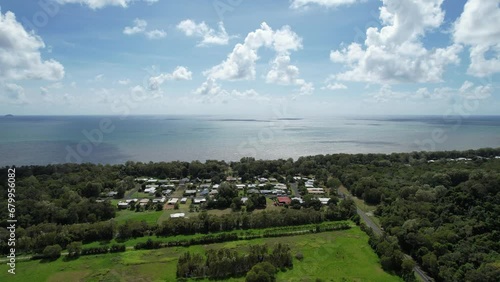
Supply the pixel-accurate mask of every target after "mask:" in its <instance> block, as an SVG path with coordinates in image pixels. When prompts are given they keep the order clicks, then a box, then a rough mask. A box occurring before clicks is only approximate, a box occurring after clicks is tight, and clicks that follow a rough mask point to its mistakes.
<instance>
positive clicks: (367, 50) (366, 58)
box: [330, 0, 462, 84]
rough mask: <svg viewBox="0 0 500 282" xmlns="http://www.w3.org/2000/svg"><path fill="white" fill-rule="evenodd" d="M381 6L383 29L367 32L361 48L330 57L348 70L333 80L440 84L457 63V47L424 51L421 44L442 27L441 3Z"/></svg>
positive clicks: (391, 1) (395, 0) (393, 0)
mask: <svg viewBox="0 0 500 282" xmlns="http://www.w3.org/2000/svg"><path fill="white" fill-rule="evenodd" d="M382 2H383V5H382V7H381V8H380V20H381V22H382V25H383V27H382V28H381V29H378V28H376V27H370V28H368V29H367V30H366V40H365V42H364V46H362V45H361V44H358V43H351V44H350V45H349V46H347V47H345V48H343V49H341V50H333V51H332V52H331V53H330V59H331V60H332V61H333V62H337V63H343V64H345V66H346V67H347V68H348V70H347V71H345V72H342V73H340V74H337V75H336V78H337V79H338V80H346V81H364V82H373V83H381V84H387V83H402V82H420V83H423V82H439V81H441V80H442V75H443V73H444V71H445V68H446V67H447V66H448V65H450V64H458V63H459V62H460V59H459V56H458V54H459V53H460V52H461V50H462V47H461V46H460V45H459V44H453V45H450V46H447V47H445V48H434V49H427V48H426V47H424V45H423V43H422V38H423V37H424V36H425V34H426V33H427V32H428V31H429V30H433V29H436V28H438V27H440V26H441V24H442V23H443V20H444V11H443V10H442V9H441V4H442V2H443V0H426V1H418V0H408V1H399V0H383V1H382Z"/></svg>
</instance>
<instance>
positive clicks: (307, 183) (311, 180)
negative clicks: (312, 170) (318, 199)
mask: <svg viewBox="0 0 500 282" xmlns="http://www.w3.org/2000/svg"><path fill="white" fill-rule="evenodd" d="M305 185H306V187H307V185H314V179H308V180H307V181H306V183H305Z"/></svg>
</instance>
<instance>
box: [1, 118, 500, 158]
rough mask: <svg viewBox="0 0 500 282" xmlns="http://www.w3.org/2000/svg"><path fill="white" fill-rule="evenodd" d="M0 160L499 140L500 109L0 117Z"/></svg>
mask: <svg viewBox="0 0 500 282" xmlns="http://www.w3.org/2000/svg"><path fill="white" fill-rule="evenodd" d="M0 132H1V134H0V165H1V166H5V165H26V164H54V163H65V162H93V163H104V164H108V163H109V164H116V163H124V162H125V161H127V160H133V161H142V162H149V161H154V162H157V161H173V160H182V161H191V160H201V161H204V160H207V159H217V160H227V161H232V160H239V159H241V158H242V157H255V158H257V159H278V158H285V159H286V158H294V159H296V158H298V157H300V156H306V155H317V154H331V153H391V152H411V151H416V150H417V151H420V150H465V149H477V148H482V147H500V116H472V117H467V118H463V117H462V118H461V117H452V118H447V119H445V118H443V117H438V116H422V117H404V116H392V117H321V118H319V117H316V118H290V119H263V118H255V119H254V118H234V117H231V118H227V117H223V118H221V117H214V116H133V117H127V118H125V119H120V118H119V117H112V116H108V117H103V116H19V117H0Z"/></svg>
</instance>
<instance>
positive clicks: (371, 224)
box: [339, 191, 434, 282]
mask: <svg viewBox="0 0 500 282" xmlns="http://www.w3.org/2000/svg"><path fill="white" fill-rule="evenodd" d="M339 194H342V196H344V197H345V196H351V195H344V194H343V193H342V192H340V191H339ZM356 211H357V213H358V215H359V216H360V217H361V218H362V219H363V220H364V222H365V223H366V225H368V227H370V228H371V229H372V230H373V232H374V233H375V234H377V235H378V236H382V234H383V233H384V231H382V230H381V229H380V228H379V227H378V226H377V225H376V224H375V223H374V222H373V220H371V218H370V217H369V216H368V215H366V213H365V212H364V211H362V210H361V209H360V208H359V207H357V206H356ZM404 256H405V258H407V259H412V260H413V258H412V257H411V256H409V255H407V254H404ZM413 271H415V273H416V274H417V276H418V277H419V278H420V279H421V280H422V281H425V282H434V279H432V278H431V277H430V276H429V275H427V273H425V271H423V270H422V268H420V266H419V265H418V264H416V265H415V267H414V268H413Z"/></svg>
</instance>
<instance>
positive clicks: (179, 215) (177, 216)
mask: <svg viewBox="0 0 500 282" xmlns="http://www.w3.org/2000/svg"><path fill="white" fill-rule="evenodd" d="M185 216H186V214H185V213H183V212H179V213H173V214H171V215H170V218H182V217H185Z"/></svg>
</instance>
